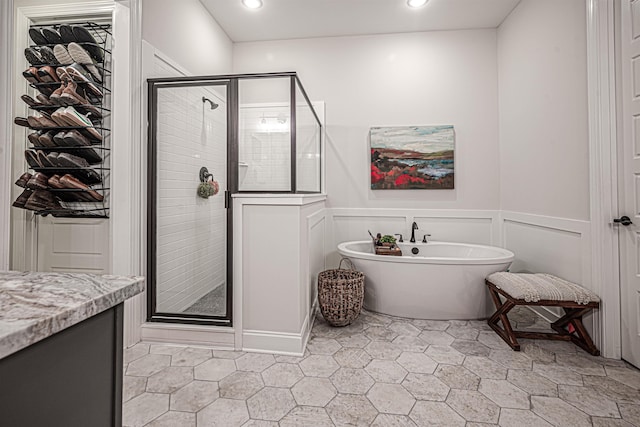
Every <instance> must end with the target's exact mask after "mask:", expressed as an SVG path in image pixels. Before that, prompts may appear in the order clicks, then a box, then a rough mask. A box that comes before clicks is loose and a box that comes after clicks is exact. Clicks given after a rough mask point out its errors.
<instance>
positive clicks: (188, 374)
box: [147, 366, 193, 393]
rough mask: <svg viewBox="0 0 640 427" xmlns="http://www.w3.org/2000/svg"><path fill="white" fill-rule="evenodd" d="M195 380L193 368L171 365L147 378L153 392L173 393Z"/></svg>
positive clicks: (150, 390) (149, 388)
mask: <svg viewBox="0 0 640 427" xmlns="http://www.w3.org/2000/svg"><path fill="white" fill-rule="evenodd" d="M191 381H193V368H189V367H178V366H169V367H167V368H164V369H163V370H162V371H160V372H158V373H156V374H153V375H151V376H150V377H149V379H148V380H147V391H148V392H151V393H173V392H174V391H176V390H178V389H180V388H182V387H183V386H185V385H187V384H188V383H190V382H191Z"/></svg>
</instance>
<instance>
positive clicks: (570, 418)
mask: <svg viewBox="0 0 640 427" xmlns="http://www.w3.org/2000/svg"><path fill="white" fill-rule="evenodd" d="M531 410H532V411H533V412H534V413H535V414H536V415H538V416H539V417H541V418H544V419H545V420H546V421H547V422H549V423H550V424H553V425H554V426H557V427H582V426H585V427H589V426H591V421H590V419H589V417H588V416H587V414H585V413H584V412H582V411H580V410H578V409H577V408H575V407H574V406H572V405H570V404H569V403H567V402H565V401H563V400H561V399H559V398H557V397H543V396H532V397H531Z"/></svg>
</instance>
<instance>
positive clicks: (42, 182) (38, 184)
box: [26, 172, 49, 190]
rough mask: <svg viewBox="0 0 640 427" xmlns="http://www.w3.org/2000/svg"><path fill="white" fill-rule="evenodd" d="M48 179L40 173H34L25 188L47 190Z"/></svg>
mask: <svg viewBox="0 0 640 427" xmlns="http://www.w3.org/2000/svg"><path fill="white" fill-rule="evenodd" d="M48 180H49V177H48V176H46V175H45V174H43V173H42V172H36V173H35V174H33V176H32V177H31V179H30V180H29V181H27V184H26V188H28V189H29V190H46V189H47V188H49V186H48V185H47V181H48Z"/></svg>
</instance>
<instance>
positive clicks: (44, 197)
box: [24, 190, 63, 211]
mask: <svg viewBox="0 0 640 427" xmlns="http://www.w3.org/2000/svg"><path fill="white" fill-rule="evenodd" d="M24 209H29V210H32V211H61V210H63V208H62V206H60V202H59V201H58V199H56V197H55V196H54V195H53V194H52V193H51V192H49V191H46V190H35V191H34V192H33V193H32V194H31V195H30V196H29V198H28V199H27V201H26V203H25V204H24Z"/></svg>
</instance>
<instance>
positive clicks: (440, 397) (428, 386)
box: [402, 373, 450, 402]
mask: <svg viewBox="0 0 640 427" xmlns="http://www.w3.org/2000/svg"><path fill="white" fill-rule="evenodd" d="M402 386H403V387H404V388H405V389H406V390H407V391H408V392H409V393H411V394H412V395H413V397H415V398H416V399H419V400H434V401H442V402H444V400H445V399H446V398H447V395H448V394H449V390H450V388H449V386H448V385H446V384H445V383H443V382H442V381H440V380H439V379H438V378H437V377H435V376H434V375H430V374H412V373H410V374H409V375H407V377H406V378H405V379H404V381H402Z"/></svg>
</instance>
